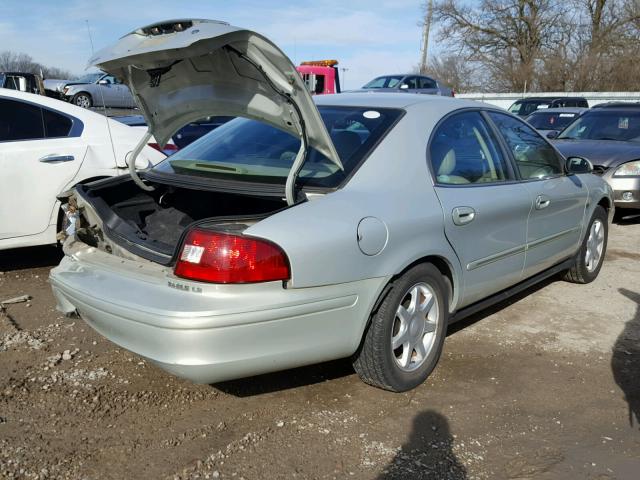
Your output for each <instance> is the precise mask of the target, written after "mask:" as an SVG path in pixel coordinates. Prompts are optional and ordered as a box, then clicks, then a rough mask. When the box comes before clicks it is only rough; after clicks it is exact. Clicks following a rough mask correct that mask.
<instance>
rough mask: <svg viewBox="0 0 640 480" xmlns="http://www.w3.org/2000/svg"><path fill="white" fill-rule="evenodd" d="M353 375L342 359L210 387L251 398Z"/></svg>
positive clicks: (349, 362)
mask: <svg viewBox="0 0 640 480" xmlns="http://www.w3.org/2000/svg"><path fill="white" fill-rule="evenodd" d="M354 373H355V372H354V370H353V367H352V366H351V360H350V359H348V358H343V359H340V360H333V361H330V362H324V363H319V364H316V365H309V366H307V367H300V368H292V369H290V370H283V371H280V372H274V373H267V374H264V375H256V376H255V377H249V378H241V379H239V380H231V381H228V382H221V383H215V384H212V385H211V386H212V387H214V388H216V389H218V390H222V391H223V392H225V393H228V394H230V395H234V396H236V397H251V396H253V395H261V394H264V393H272V392H277V391H282V390H289V389H292V388H298V387H305V386H308V385H314V384H317V383H322V382H326V381H329V380H335V379H338V378H342V377H346V376H349V375H353V374H354Z"/></svg>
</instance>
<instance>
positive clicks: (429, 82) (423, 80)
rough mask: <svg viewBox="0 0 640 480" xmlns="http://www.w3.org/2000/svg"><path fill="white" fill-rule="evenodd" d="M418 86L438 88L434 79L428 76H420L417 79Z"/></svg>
mask: <svg viewBox="0 0 640 480" xmlns="http://www.w3.org/2000/svg"><path fill="white" fill-rule="evenodd" d="M418 86H419V88H438V85H436V81H435V80H433V79H431V78H428V77H420V78H419V79H418Z"/></svg>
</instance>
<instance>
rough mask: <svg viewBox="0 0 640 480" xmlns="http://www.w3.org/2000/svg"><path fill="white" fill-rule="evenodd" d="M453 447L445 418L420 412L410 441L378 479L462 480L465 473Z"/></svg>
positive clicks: (431, 413)
mask: <svg viewBox="0 0 640 480" xmlns="http://www.w3.org/2000/svg"><path fill="white" fill-rule="evenodd" d="M453 445H454V441H453V436H452V434H451V432H450V430H449V422H448V421H447V419H446V417H444V416H443V415H441V414H439V413H438V412H435V411H433V410H427V411H425V412H421V413H419V414H418V415H417V416H416V417H415V418H414V419H413V427H412V429H411V434H410V435H409V439H408V440H407V442H406V443H404V444H403V445H402V448H401V449H400V450H399V451H398V453H396V456H395V457H394V459H393V460H392V461H391V462H390V463H389V465H387V466H386V468H385V469H384V470H383V473H382V474H380V475H379V476H378V480H395V479H398V480H400V479H403V480H408V479H411V480H412V479H433V480H436V479H437V480H464V479H466V478H467V470H466V468H465V467H464V465H463V464H462V462H460V460H458V458H457V457H456V455H455V453H454V451H453Z"/></svg>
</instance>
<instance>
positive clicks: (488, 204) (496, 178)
mask: <svg viewBox="0 0 640 480" xmlns="http://www.w3.org/2000/svg"><path fill="white" fill-rule="evenodd" d="M429 157H430V158H429V160H430V165H431V171H432V174H433V178H434V181H435V191H436V194H437V196H438V199H439V201H440V204H441V206H442V210H443V214H444V224H445V234H446V237H447V239H448V241H449V243H450V244H451V246H452V247H453V249H454V250H455V252H456V254H457V255H458V258H459V259H460V263H461V264H462V268H463V272H464V273H463V282H464V287H463V289H464V291H463V293H462V300H461V304H460V306H465V305H468V304H470V303H473V302H475V301H478V300H480V299H482V298H484V297H487V296H489V295H491V294H492V293H496V292H498V291H500V290H503V289H504V288H507V287H509V286H511V285H513V284H514V283H517V282H518V281H519V280H520V278H521V274H522V269H523V268H524V260H525V239H526V228H527V217H528V216H529V212H530V210H531V206H532V205H531V197H530V195H529V192H528V191H527V189H526V188H525V187H524V186H523V185H522V184H521V183H518V182H515V181H514V172H513V171H512V168H511V164H510V162H509V160H508V156H507V154H506V152H504V150H503V149H502V148H501V146H500V143H499V142H498V141H497V137H496V135H495V132H493V131H492V130H491V127H490V126H489V123H488V122H487V121H486V117H485V116H484V114H482V113H481V112H480V111H463V112H459V113H454V114H453V115H451V116H449V117H447V118H446V119H445V120H444V121H443V122H441V123H440V125H439V126H438V127H436V130H435V131H434V134H433V137H432V139H431V142H430V146H429Z"/></svg>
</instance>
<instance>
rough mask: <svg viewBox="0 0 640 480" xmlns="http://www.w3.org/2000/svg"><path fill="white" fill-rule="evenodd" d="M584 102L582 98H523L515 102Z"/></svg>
mask: <svg viewBox="0 0 640 480" xmlns="http://www.w3.org/2000/svg"><path fill="white" fill-rule="evenodd" d="M568 99H572V100H586V99H585V98H584V97H525V98H519V99H518V100H516V103H517V102H521V103H522V102H553V101H554V100H568Z"/></svg>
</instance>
